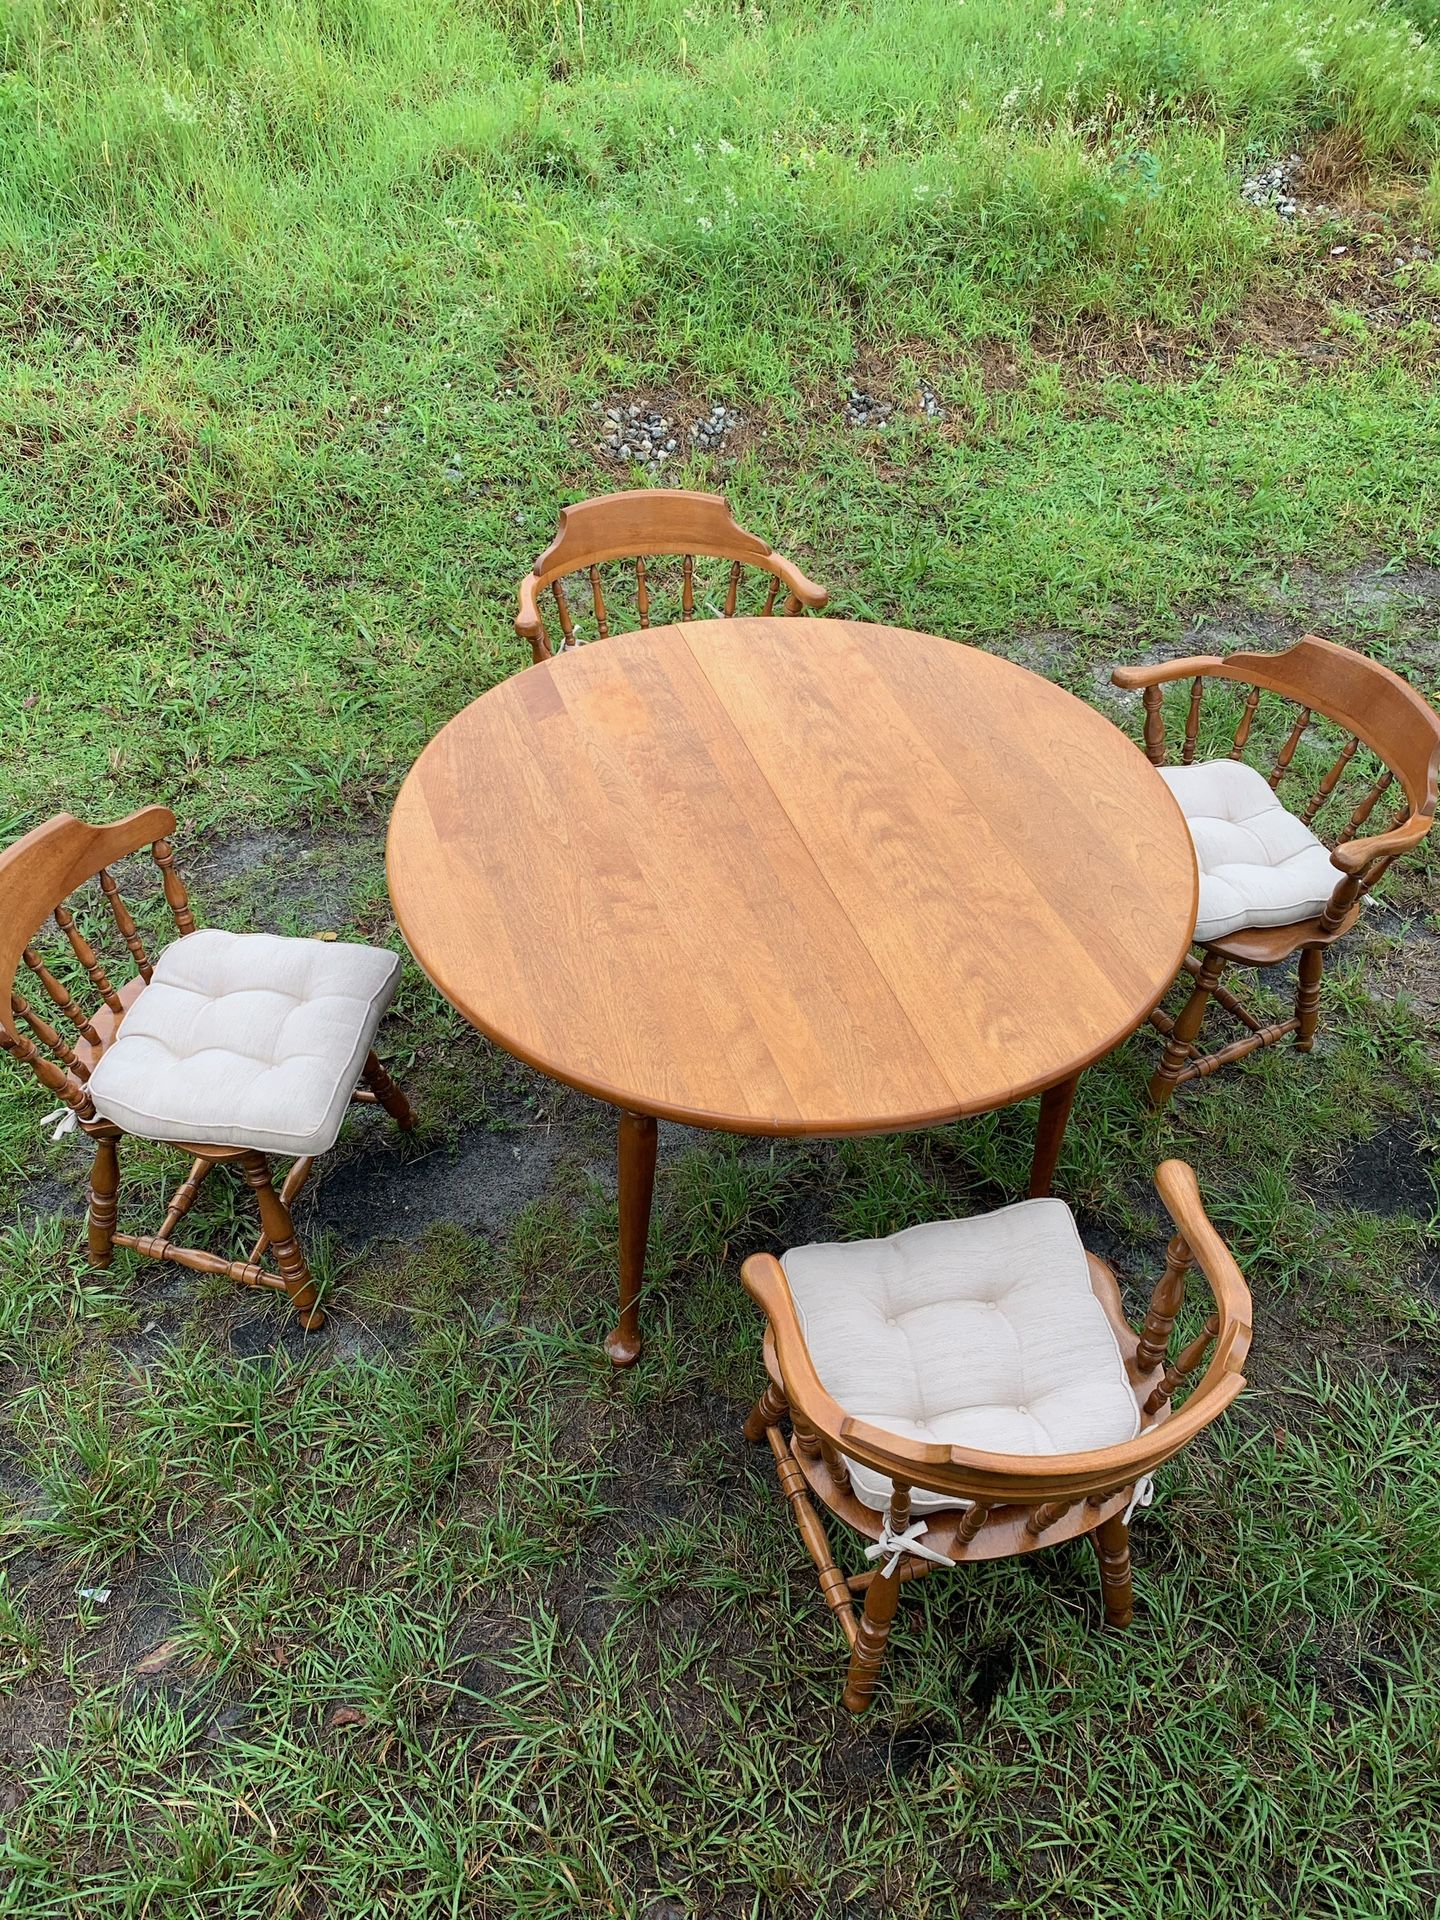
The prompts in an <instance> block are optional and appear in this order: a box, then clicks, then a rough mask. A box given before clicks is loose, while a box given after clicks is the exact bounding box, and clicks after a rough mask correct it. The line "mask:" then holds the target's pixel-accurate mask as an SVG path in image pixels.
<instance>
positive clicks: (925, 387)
mask: <svg viewBox="0 0 1440 1920" xmlns="http://www.w3.org/2000/svg"><path fill="white" fill-rule="evenodd" d="M920 411H921V413H923V414H924V416H925V418H926V419H927V420H943V419H944V418H945V409H944V407H942V406H941V404H940V396H939V394H938V393H936V391H935V389H934V388H933V387H932V386H931V384H930V382H929V381H928V380H922V381H921V382H920Z"/></svg>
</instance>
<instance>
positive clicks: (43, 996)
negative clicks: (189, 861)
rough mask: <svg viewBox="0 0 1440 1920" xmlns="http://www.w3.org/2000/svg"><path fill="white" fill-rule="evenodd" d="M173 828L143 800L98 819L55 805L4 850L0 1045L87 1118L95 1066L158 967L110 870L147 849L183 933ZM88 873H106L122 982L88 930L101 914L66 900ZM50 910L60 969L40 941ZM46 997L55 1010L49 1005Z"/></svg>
mask: <svg viewBox="0 0 1440 1920" xmlns="http://www.w3.org/2000/svg"><path fill="white" fill-rule="evenodd" d="M174 831H175V816H174V814H173V813H171V812H170V810H169V808H168V807H144V808H142V809H141V810H140V812H138V813H132V814H131V815H130V816H129V818H128V819H125V820H117V821H115V822H114V823H113V824H112V825H109V826H99V827H94V826H90V825H88V824H87V823H86V822H85V821H83V820H77V819H75V818H74V816H73V815H71V814H68V813H57V814H56V815H55V816H54V818H53V819H50V820H47V821H45V822H44V823H43V825H41V826H38V827H35V828H32V830H31V831H30V832H29V833H27V834H26V835H25V836H24V838H23V839H20V840H17V841H16V842H15V843H14V845H13V846H10V847H7V848H6V849H5V851H4V852H3V853H0V1051H4V1052H6V1053H8V1054H10V1055H11V1057H12V1058H13V1059H15V1060H16V1061H18V1062H19V1063H20V1064H21V1065H22V1066H25V1067H28V1068H29V1069H30V1070H31V1071H32V1072H33V1073H34V1074H35V1075H36V1076H37V1077H38V1078H39V1079H40V1080H41V1081H42V1082H43V1083H44V1085H45V1086H47V1087H48V1088H49V1089H50V1091H51V1092H52V1093H55V1094H58V1095H59V1096H60V1098H61V1099H62V1100H63V1101H64V1102H65V1104H66V1105H67V1106H69V1107H71V1108H72V1109H73V1110H74V1111H75V1113H76V1114H77V1115H79V1117H80V1118H81V1119H82V1120H85V1119H89V1118H92V1117H93V1115H94V1111H95V1109H94V1106H93V1105H92V1103H91V1100H90V1096H89V1094H88V1092H87V1091H86V1087H85V1083H86V1081H87V1080H88V1079H89V1077H90V1069H91V1068H92V1067H93V1066H94V1064H95V1062H96V1060H97V1059H98V1058H99V1057H100V1055H101V1053H103V1051H104V1049H105V1047H106V1046H107V1045H108V1044H109V1042H110V1040H111V1039H112V1038H113V1036H114V1033H115V1030H116V1028H117V1027H118V1026H119V1023H120V1021H121V1019H122V1018H123V1017H124V1014H125V1010H126V1008H127V1007H128V1006H129V1005H130V1003H131V1001H133V1000H134V999H135V998H136V996H137V995H138V994H139V992H140V990H141V989H142V988H143V987H144V985H145V983H146V982H147V981H148V980H149V978H150V975H151V970H152V969H151V963H150V957H149V954H148V953H147V952H146V949H145V944H144V941H143V939H142V937H141V934H140V930H139V928H138V927H137V926H136V923H135V919H134V916H133V915H132V914H131V912H130V909H129V907H128V906H127V905H126V903H125V901H124V899H123V898H122V896H121V893H120V889H119V886H118V885H117V884H116V881H115V877H114V875H113V874H112V873H111V872H110V868H111V867H112V866H113V865H114V864H115V862H116V861H118V860H123V859H125V858H126V857H127V856H128V855H130V854H134V853H139V852H140V851H141V850H142V849H145V848H148V849H149V851H150V856H151V858H152V860H153V861H154V862H155V865H156V867H157V869H158V870H159V874H160V880H161V884H162V887H163V889H164V894H165V901H166V905H167V906H168V908H169V910H170V917H171V919H172V920H173V921H174V924H175V929H176V932H177V933H178V934H182V935H183V934H187V933H193V932H194V930H195V919H194V915H193V914H192V913H191V911H190V903H189V899H188V897H187V895H186V892H185V887H184V884H183V882H182V881H181V879H180V877H179V875H178V874H177V873H176V871H175V863H174V855H173V854H172V852H171V849H170V841H169V835H170V834H172V833H173V832H174ZM89 880H98V881H99V896H98V899H95V900H92V902H91V906H92V907H94V908H98V909H99V910H100V917H101V919H102V920H103V921H104V922H105V924H107V925H113V929H114V935H115V936H117V937H118V941H119V943H120V944H121V945H122V946H123V948H124V950H125V954H126V955H127V956H128V967H129V969H130V971H129V977H128V978H127V979H126V980H125V981H124V982H123V984H121V985H118V986H117V984H116V979H117V978H118V973H117V970H116V968H115V967H114V966H113V965H111V964H108V963H107V960H106V959H105V958H103V957H102V955H101V954H100V952H98V951H97V949H96V947H95V945H93V944H92V942H91V940H90V938H89V937H88V935H87V925H89V923H90V921H91V920H92V918H93V916H92V915H91V914H87V913H86V912H85V910H84V909H83V908H82V909H81V918H80V919H79V920H77V918H76V915H75V912H74V911H72V909H71V907H70V906H69V904H68V903H69V901H70V900H71V897H72V896H73V895H74V894H75V893H76V892H77V890H78V889H79V888H81V887H83V886H84V885H85V883H86V882H87V881H89ZM52 918H53V921H54V925H55V928H56V930H57V932H58V934H59V935H61V936H63V940H64V944H65V949H66V952H65V954H64V956H63V958H60V959H59V960H58V961H57V966H58V969H59V970H58V971H57V970H56V967H52V966H51V965H50V964H49V962H48V961H47V960H46V958H45V957H44V955H43V954H42V953H41V952H40V951H39V949H38V948H37V946H36V944H35V942H36V937H37V935H38V934H39V933H40V931H41V929H42V928H43V927H44V925H45V923H46V921H47V920H51V919H52ZM97 938H98V935H97ZM57 944H58V943H57ZM121 964H122V965H125V964H127V962H126V961H123V960H122V962H121ZM22 969H23V971H24V973H26V974H28V975H29V980H28V981H27V983H26V985H27V987H28V992H27V991H25V990H23V989H22V988H21V986H20V976H21V973H22ZM66 972H69V973H70V974H71V976H72V979H76V984H77V990H78V991H80V992H81V993H82V994H84V995H85V996H86V997H87V998H88V997H89V996H90V995H91V994H93V995H95V996H98V999H99V1005H98V1006H94V1007H87V1006H86V1005H85V1004H82V1002H81V1001H79V1000H77V999H76V998H75V997H74V994H73V993H72V991H71V988H70V986H68V985H67V984H66V981H65V978H64V976H65V974H66ZM78 974H83V976H84V979H85V981H86V982H88V987H84V986H79V984H78V978H77V975H78ZM32 994H33V995H34V996H35V997H34V999H32V998H31V995H32ZM45 1002H48V1008H45V1009H44V1010H42V1006H43V1003H45ZM52 1015H53V1016H54V1017H51V1016H52Z"/></svg>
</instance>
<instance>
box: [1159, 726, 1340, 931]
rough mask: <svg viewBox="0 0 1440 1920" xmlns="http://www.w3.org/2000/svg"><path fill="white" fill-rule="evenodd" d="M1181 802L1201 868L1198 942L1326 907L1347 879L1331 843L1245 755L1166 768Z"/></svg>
mask: <svg viewBox="0 0 1440 1920" xmlns="http://www.w3.org/2000/svg"><path fill="white" fill-rule="evenodd" d="M1160 778H1161V779H1162V780H1163V781H1164V782H1165V784H1166V786H1167V787H1169V789H1170V791H1171V792H1172V793H1173V794H1174V796H1175V798H1176V799H1177V800H1178V801H1179V803H1180V811H1181V812H1182V813H1183V814H1184V816H1185V819H1186V822H1187V824H1188V826H1189V828H1190V837H1191V839H1192V840H1193V841H1194V842H1195V859H1196V861H1197V863H1198V865H1199V868H1200V911H1199V914H1198V916H1197V917H1196V921H1195V938H1196V939H1197V940H1201V941H1204V940H1220V939H1223V938H1224V936H1225V935H1226V934H1227V933H1238V932H1239V931H1240V930H1241V928H1242V927H1288V926H1291V925H1293V924H1294V922H1295V921H1297V920H1311V919H1313V918H1314V917H1315V915H1316V914H1318V913H1323V912H1324V911H1325V907H1326V904H1327V902H1328V901H1329V899H1330V895H1331V894H1332V893H1333V892H1334V890H1335V888H1336V886H1337V885H1338V884H1339V881H1340V873H1339V870H1338V868H1336V867H1333V866H1332V865H1331V864H1330V855H1329V853H1328V852H1327V851H1326V849H1325V845H1324V842H1323V841H1320V840H1317V839H1316V837H1315V835H1314V834H1313V833H1312V832H1311V831H1310V829H1309V827H1307V826H1306V825H1305V822H1304V821H1303V820H1297V819H1296V818H1295V815H1294V814H1293V813H1290V812H1289V811H1288V810H1287V809H1286V808H1284V807H1282V806H1281V804H1280V802H1279V801H1278V800H1277V799H1276V798H1275V796H1274V794H1273V793H1272V792H1271V791H1270V783H1269V782H1268V781H1267V780H1266V778H1265V776H1264V775H1263V774H1261V773H1257V772H1256V771H1255V769H1254V767H1247V766H1246V765H1245V764H1244V762H1243V761H1240V760H1202V761H1201V762H1200V763H1199V764H1198V765H1196V766H1193V767H1161V768H1160Z"/></svg>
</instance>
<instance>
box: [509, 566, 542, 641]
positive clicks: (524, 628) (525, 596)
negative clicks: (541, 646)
mask: <svg viewBox="0 0 1440 1920" xmlns="http://www.w3.org/2000/svg"><path fill="white" fill-rule="evenodd" d="M515 631H516V633H517V634H518V635H519V636H520V638H521V639H522V640H528V641H529V643H530V645H531V646H532V647H533V646H534V644H535V642H536V641H537V640H538V639H539V638H540V635H541V622H540V609H539V607H538V606H537V605H536V602H535V576H534V574H533V573H527V574H526V576H525V578H524V579H523V580H522V581H521V582H520V609H519V611H518V613H517V614H516V615H515Z"/></svg>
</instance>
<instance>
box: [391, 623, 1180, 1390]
mask: <svg viewBox="0 0 1440 1920" xmlns="http://www.w3.org/2000/svg"><path fill="white" fill-rule="evenodd" d="M387 863H388V872H389V881H390V892H391V897H392V899H393V901H394V905H395V911H396V915H397V918H398V920H399V923H400V926H401V928H402V930H403V932H404V934H405V937H406V939H407V940H408V941H409V943H410V948H411V951H412V952H413V953H414V955H415V957H416V959H417V960H418V962H419V963H420V965H421V966H422V967H423V968H424V970H425V972H426V973H427V974H428V975H429V977H430V979H431V980H432V981H433V982H434V983H435V985H436V987H437V988H438V989H439V990H440V992H441V993H443V994H444V995H445V997H446V998H447V999H448V1000H449V1001H450V1002H451V1003H452V1004H453V1005H454V1006H456V1007H458V1008H459V1010H460V1011H461V1012H462V1013H463V1014H464V1015H465V1016H466V1017H467V1019H469V1020H471V1021H472V1022H473V1023H474V1024H475V1025H476V1026H477V1027H479V1028H480V1030H481V1031H482V1032H484V1033H486V1034H487V1035H488V1036H489V1037H490V1038H491V1039H492V1040H494V1041H495V1042H496V1043H497V1044H498V1045H500V1046H502V1047H504V1048H505V1049H506V1051H507V1052H510V1053H513V1054H515V1055H516V1056H517V1057H518V1058H519V1059H521V1060H524V1061H526V1062H528V1063H529V1064H530V1065H531V1066H534V1067H538V1068H540V1069H541V1071H543V1072H545V1073H548V1074H551V1075H552V1076H553V1077H554V1078H556V1079H558V1080H563V1081H565V1082H567V1083H568V1084H569V1085H571V1086H575V1087H579V1088H580V1089H582V1090H583V1091H584V1092H586V1093H590V1094H594V1095H596V1096H597V1097H598V1098H600V1099H602V1100H607V1101H609V1102H611V1103H612V1104H613V1105H614V1106H616V1107H619V1108H620V1109H622V1111H623V1112H625V1113H628V1114H632V1115H636V1116H658V1117H660V1118H665V1119H672V1120H679V1121H685V1122H688V1123H690V1124H692V1125H696V1126H703V1127H718V1128H725V1129H728V1130H730V1131H732V1132H736V1133H757V1134H782V1135H784V1134H789V1135H801V1134H803V1135H824V1134H849V1133H865V1132H876V1133H878V1132H886V1131H892V1130H899V1129H904V1128H911V1127H924V1126H929V1125H931V1124H934V1123H936V1122H939V1121H945V1120H951V1119H954V1118H955V1117H956V1116H957V1115H960V1114H969V1113H982V1112H986V1111H988V1110H990V1109H991V1108H994V1107H999V1106H1004V1105H1007V1104H1008V1103H1010V1102H1012V1101H1016V1100H1021V1099H1024V1098H1025V1097H1026V1096H1027V1095H1030V1094H1034V1093H1042V1092H1046V1090H1053V1091H1050V1092H1048V1094H1047V1098H1046V1100H1045V1102H1044V1108H1043V1114H1042V1124H1041V1129H1040V1137H1039V1140H1038V1142H1037V1149H1036V1159H1035V1165H1034V1168H1033V1177H1032V1191H1034V1192H1037V1193H1043V1192H1045V1191H1047V1190H1048V1187H1049V1183H1050V1176H1051V1173H1052V1172H1053V1169H1054V1165H1055V1159H1056V1156H1057V1155H1058V1153H1059V1150H1060V1142H1061V1135H1062V1133H1063V1126H1064V1119H1065V1114H1066V1112H1067V1111H1068V1107H1069V1102H1070V1100H1071V1098H1072V1097H1073V1092H1074V1081H1075V1077H1076V1076H1077V1075H1078V1074H1079V1073H1080V1071H1081V1070H1082V1069H1083V1068H1084V1067H1086V1066H1088V1065H1089V1064H1090V1063H1091V1062H1092V1061H1094V1060H1096V1059H1098V1058H1099V1057H1100V1056H1101V1055H1102V1054H1104V1053H1107V1052H1108V1051H1109V1050H1110V1048H1111V1047H1113V1046H1114V1045H1115V1044H1116V1042H1117V1041H1119V1040H1121V1039H1122V1038H1124V1037H1125V1035H1127V1034H1128V1033H1131V1032H1133V1031H1134V1029H1135V1027H1136V1026H1137V1025H1138V1024H1139V1023H1140V1022H1141V1021H1143V1020H1144V1019H1145V1017H1146V1015H1147V1014H1148V1013H1149V1012H1150V1010H1151V1008H1152V1007H1153V1006H1154V1005H1155V1002H1156V1001H1157V1000H1158V998H1159V996H1160V994H1161V993H1162V992H1163V991H1164V989H1165V987H1166V986H1167V985H1168V983H1169V982H1170V981H1171V980H1172V979H1173V978H1174V976H1175V972H1176V969H1177V968H1178V967H1179V965H1180V961H1181V959H1182V957H1183V955H1184V953H1185V950H1186V947H1187V944H1188V940H1189V936H1190V933H1191V931H1192V929H1193V927H1194V924H1195V899H1196V874H1195V860H1194V855H1193V852H1192V850H1191V845H1190V837H1189V834H1188V832H1187V831H1186V827H1185V823H1184V820H1183V819H1182V817H1181V814H1180V810H1179V808H1178V807H1177V806H1176V805H1175V802H1174V801H1173V800H1172V799H1171V797H1170V795H1169V794H1168V793H1167V792H1166V790H1165V787H1164V783H1163V782H1162V781H1161V780H1160V779H1159V778H1158V777H1157V776H1156V774H1155V773H1154V771H1153V769H1152V768H1151V767H1149V766H1148V765H1147V764H1146V761H1145V758H1144V756H1143V755H1142V754H1140V753H1139V752H1137V751H1136V749H1135V747H1134V746H1133V745H1132V744H1131V743H1130V742H1129V741H1128V740H1126V738H1125V737H1124V735H1123V734H1121V733H1120V732H1119V731H1118V730H1117V729H1116V728H1114V727H1113V726H1111V724H1110V723H1109V722H1108V721H1107V720H1105V719H1104V718H1102V717H1101V716H1100V715H1099V714H1097V713H1096V712H1094V710H1093V709H1091V708H1090V707H1087V706H1086V705H1085V704H1084V703H1083V702H1082V701H1079V700H1076V699H1074V698H1072V696H1071V695H1069V694H1067V693H1065V692H1063V691H1062V690H1061V689H1060V688H1058V687H1055V686H1052V685H1051V684H1050V683H1049V682H1048V681H1046V680H1042V679H1040V678H1039V677H1038V676H1037V675H1035V674H1032V673H1027V672H1026V671H1025V670H1024V669H1023V668H1020V667H1016V666H1012V665H1011V664H1010V663H1009V662H1008V661H1005V660H1000V659H997V658H996V657H995V656H993V655H991V654H987V653H982V652H980V651H979V650H978V649H976V648H972V647H965V646H958V645H956V644H955V643H953V642H951V641H948V640H939V639H935V638H933V637H930V636H927V635H924V634H915V633H906V632H903V631H900V630H897V629H894V628H889V627H875V626H866V625H863V624H860V623H857V622H852V621H838V620H825V619H817V620H811V621H808V622H807V623H806V633H805V645H804V647H803V648H800V649H797V648H796V646H795V644H794V639H793V628H792V627H791V625H790V623H789V622H788V621H786V620H784V619H771V620H764V619H743V618H741V619H734V620H714V621H696V622H694V623H693V624H690V625H686V626H675V627H669V628H655V629H653V630H651V631H650V632H648V633H638V634H628V635H624V636H621V637H617V638H614V639H611V640H608V641H607V642H606V644H605V645H604V646H603V647H586V648H581V649H580V650H578V651H576V652H568V653H566V654H565V655H563V656H562V657H560V658H557V659H555V660H552V661H548V662H544V663H542V664H540V665H538V666H535V667H532V668H530V669H529V670H527V671H526V672H524V673H520V674H517V675H515V676H514V678H512V679H510V680H507V681H505V682H504V683H503V684H502V685H500V686H498V687H496V688H494V689H493V690H492V691H491V692H489V693H487V694H485V695H484V696H483V697H482V698H481V699H479V700H476V701H475V702H474V703H473V704H472V705H470V706H469V707H467V708H466V709H465V710H464V711H463V712H462V713H460V714H459V715H457V716H456V718H455V719H454V720H452V721H451V722H450V724H449V725H448V726H447V727H445V728H444V729H442V731H441V732H440V733H439V734H438V735H437V736H436V737H435V739H434V740H432V741H431V743H430V745H429V746H428V747H427V748H426V749H425V752H424V753H423V754H422V755H421V757H420V759H419V760H418V761H417V762H416V764H415V766H414V767H413V768H412V770H411V772H410V774H409V777H408V778H407V780H406V782H405V785H404V787H403V788H402V790H401V793H400V797H399V799H398V801H397V802H396V806H395V812H394V815H393V817H392V820H391V824H390V835H389V845H388V851H387ZM625 1125H626V1128H627V1129H628V1131H627V1133H626V1135H625V1137H624V1139H623V1140H622V1173H623V1175H624V1178H623V1181H622V1187H623V1191H622V1198H621V1215H622V1261H621V1297H622V1315H621V1323H620V1325H619V1327H618V1328H617V1330H616V1332H615V1334H614V1335H612V1337H611V1352H612V1356H613V1357H614V1358H615V1359H616V1360H618V1361H626V1360H629V1359H632V1358H633V1357H634V1356H635V1355H636V1354H637V1353H638V1352H639V1348H640V1335H639V1326H638V1320H637V1318H636V1300H637V1297H638V1294H639V1290H640V1284H641V1274H642V1268H643V1253H644V1233H643V1231H642V1226H643V1223H644V1221H645V1220H646V1219H648V1212H649V1206H648V1196H649V1189H650V1183H651V1181H652V1180H653V1175H654V1131H653V1129H647V1128H643V1127H641V1126H637V1125H633V1124H632V1123H630V1122H626V1123H625Z"/></svg>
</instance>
